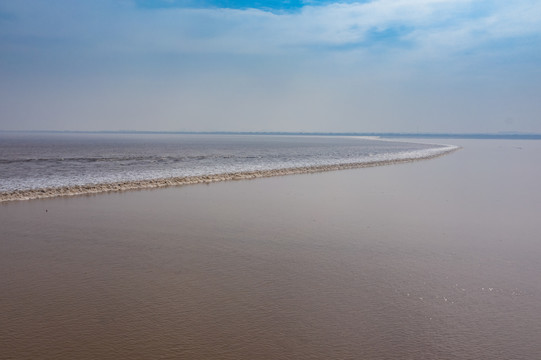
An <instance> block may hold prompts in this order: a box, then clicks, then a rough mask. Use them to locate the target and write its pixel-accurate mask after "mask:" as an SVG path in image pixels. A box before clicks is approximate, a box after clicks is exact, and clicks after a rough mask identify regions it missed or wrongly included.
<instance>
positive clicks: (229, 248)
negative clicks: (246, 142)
mask: <svg viewBox="0 0 541 360" xmlns="http://www.w3.org/2000/svg"><path fill="white" fill-rule="evenodd" d="M453 142H455V143H457V145H461V146H463V150H461V151H459V152H455V153H453V154H450V155H448V156H445V157H441V158H437V159H433V160H428V161H423V162H415V163H407V164H401V165H392V166H386V167H376V168H365V169H357V170H345V171H337V172H328V173H321V174H312V175H295V176H286V177H274V178H266V179H259V180H255V181H239V182H222V183H216V184H210V185H206V186H205V185H201V186H190V187H180V188H168V189H162V190H146V191H139V192H130V193H114V194H105V195H94V196H86V197H75V198H57V199H48V200H35V201H29V202H16V203H5V204H2V205H0V221H1V225H2V237H1V243H0V244H1V247H0V249H1V261H0V273H1V274H2V276H1V277H0V289H1V290H2V291H1V295H0V307H1V308H2V311H1V312H0V323H1V324H2V326H1V327H0V350H1V352H2V356H3V357H5V358H16V359H32V358H41V359H62V358H64V359H71V358H89V359H90V358H141V359H143V358H198V359H200V358H208V359H277V358H287V359H329V358H333V359H338V358H343V359H346V358H347V359H349V358H351V359H358V358H363V359H396V358H400V359H535V358H537V357H538V355H539V354H541V343H540V342H539V338H540V336H541V284H540V282H539V274H540V273H541V262H539V258H541V242H540V241H539V233H540V232H541V223H540V222H539V214H540V213H541V192H540V191H539V188H538V186H539V185H538V184H540V183H541V170H540V169H539V166H538V164H539V163H540V160H541V142H536V141H489V140H483V141H470V140H468V141H459V140H453Z"/></svg>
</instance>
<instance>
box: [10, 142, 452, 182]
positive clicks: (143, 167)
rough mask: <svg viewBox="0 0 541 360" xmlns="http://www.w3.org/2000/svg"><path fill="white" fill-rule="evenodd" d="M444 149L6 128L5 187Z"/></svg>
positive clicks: (245, 168) (396, 156)
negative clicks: (28, 131)
mask: <svg viewBox="0 0 541 360" xmlns="http://www.w3.org/2000/svg"><path fill="white" fill-rule="evenodd" d="M443 149H444V147H441V146H435V145H423V144H412V143H404V142H390V141H377V140H367V139H361V138H352V137H315V136H310V137H309V136H304V137H303V136H234V135H133V134H131V135H119V134H115V135H98V134H6V133H4V134H0V192H2V191H12V190H25V189H40V188H47V187H60V186H75V185H85V184H102V183H111V182H119V181H126V180H148V179H158V178H166V177H183V176H198V175H210V174H223V173H228V172H241V171H257V170H273V169H283V168H292V167H305V166H320V165H332V164H343V163H355V162H368V161H388V160H393V159H401V158H409V157H411V158H415V157H423V156H426V155H427V154H431V153H434V152H437V151H441V150H443Z"/></svg>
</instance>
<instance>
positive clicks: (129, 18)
mask: <svg viewBox="0 0 541 360" xmlns="http://www.w3.org/2000/svg"><path fill="white" fill-rule="evenodd" d="M540 65H541V2H540V1H538V0H517V1H513V2H510V1H499V0H495V1H484V0H480V1H474V0H452V1H451V0H373V1H345V2H334V1H308V0H307V1H302V0H291V1H272V0H261V1H232V0H205V1H195V0H80V1H72V0H49V1H41V0H0V79H2V81H0V130H1V129H4V130H15V129H24V130H28V129H50V130H118V129H129V130H172V131H176V130H196V131H208V130H229V131H361V132H362V131H397V132H401V131H409V132H418V131H420V132H498V131H524V132H526V131H527V132H541V119H540V116H539V114H541V104H540V103H541V102H540V101H539V94H541V66H540Z"/></svg>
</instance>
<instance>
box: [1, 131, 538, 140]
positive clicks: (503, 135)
mask: <svg viewBox="0 0 541 360" xmlns="http://www.w3.org/2000/svg"><path fill="white" fill-rule="evenodd" d="M0 133H42V134H47V133H48V134H133V135H136V134H141V135H167V134H169V135H296V136H379V137H410V138H411V137H429V138H457V139H458V138H466V139H467V138H483V139H535V140H541V133H530V132H514V131H508V132H496V133H494V132H487V133H484V132H472V133H445V132H441V133H440V132H358V131H340V132H318V131H164V130H157V131H154V130H0Z"/></svg>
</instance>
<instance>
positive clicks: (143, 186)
mask: <svg viewBox="0 0 541 360" xmlns="http://www.w3.org/2000/svg"><path fill="white" fill-rule="evenodd" d="M459 149H460V147H457V146H449V147H448V148H446V149H443V150H441V149H440V150H439V151H438V152H436V153H431V154H428V155H426V156H421V157H408V158H397V159H392V160H378V161H372V162H361V163H346V164H334V165H320V166H306V167H296V168H285V169H273V170H260V171H243V172H234V173H224V174H210V175H201V176H185V177H171V178H160V179H148V180H133V181H121V182H115V183H102V184H87V185H75V186H62V187H53V188H42V189H28V190H15V191H8V192H0V203H3V202H12V201H24V200H36V199H45V198H55V197H64V196H80V195H94V194H100V193H107V192H123V191H130V190H147V189H156V188H165V187H172V186H182V185H193V184H209V183H213V182H221V181H229V180H250V179H256V178H264V177H274V176H284V175H297V174H313V173H319V172H327V171H335V170H346V169H357V168H365V167H375V166H383V165H392V164H402V163H408V162H413V161H418V160H427V159H433V158H436V157H440V156H443V155H446V154H450V153H452V152H454V151H456V150H459ZM437 150H438V149H437Z"/></svg>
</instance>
